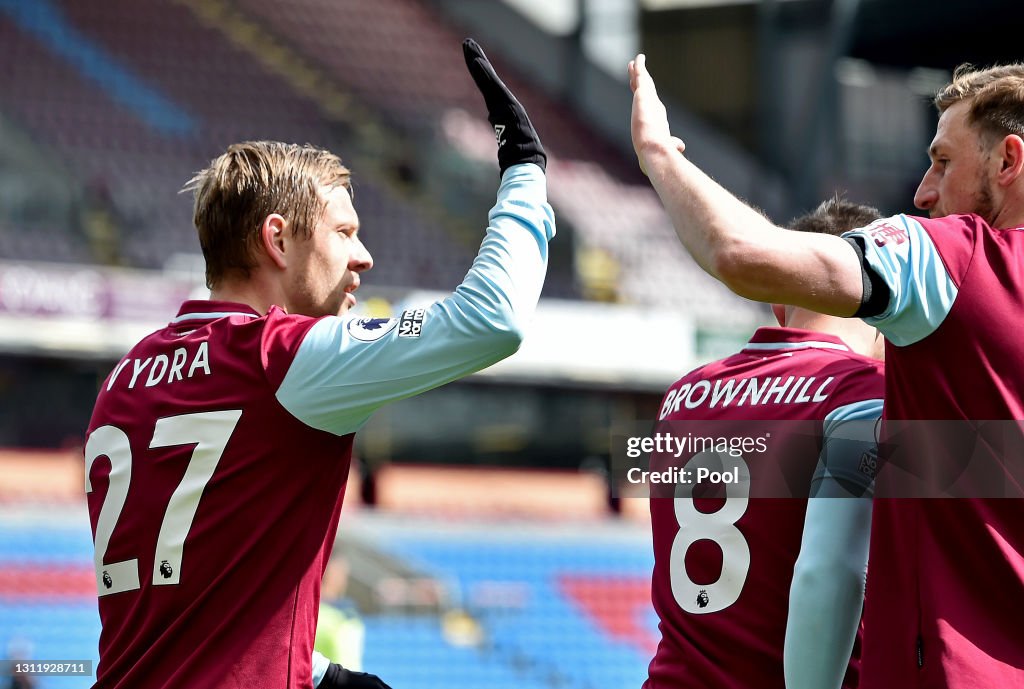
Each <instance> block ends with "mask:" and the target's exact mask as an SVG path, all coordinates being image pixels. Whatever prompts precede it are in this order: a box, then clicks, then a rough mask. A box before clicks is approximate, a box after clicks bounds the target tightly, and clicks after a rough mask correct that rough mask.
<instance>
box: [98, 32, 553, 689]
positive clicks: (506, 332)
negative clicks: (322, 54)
mask: <svg viewBox="0 0 1024 689" xmlns="http://www.w3.org/2000/svg"><path fill="white" fill-rule="evenodd" d="M463 50H464V53H465V58H466V63H467V66H468V68H469V71H470V73H471V75H472V76H473V78H474V80H475V81H476V83H477V85H478V87H479V88H480V90H481V92H482V94H483V96H484V99H485V101H486V103H487V108H488V111H489V115H490V119H491V122H492V124H493V125H494V126H495V129H496V130H499V131H500V132H502V134H503V136H502V137H500V139H499V142H498V144H499V145H498V162H499V167H500V169H501V173H502V178H501V186H500V187H499V189H498V199H497V204H496V205H495V206H494V208H493V209H492V210H491V213H490V217H489V227H488V228H487V233H486V236H485V238H484V240H483V243H482V245H481V247H480V252H479V254H478V256H477V258H476V261H475V262H474V263H473V266H472V268H471V269H470V271H469V273H468V274H467V276H466V278H465V280H464V281H463V283H462V284H461V285H460V286H459V287H458V288H457V289H456V290H455V293H454V294H452V295H451V296H449V297H448V298H447V299H444V300H443V301H440V302H438V303H436V304H434V305H433V306H431V307H429V308H427V309H422V310H409V311H406V312H405V313H403V314H402V315H401V317H399V318H391V319H383V318H357V317H352V316H349V315H348V312H349V310H350V309H351V308H352V307H353V306H354V305H355V303H356V299H355V296H354V295H355V292H356V290H357V289H358V288H359V285H360V282H361V280H362V276H363V274H365V273H366V271H368V270H369V269H370V268H371V267H372V266H373V259H372V258H371V256H370V253H369V251H368V250H367V249H366V247H365V246H363V243H362V240H361V237H362V228H361V227H360V223H359V217H358V215H357V214H356V212H355V209H354V208H353V205H352V195H351V185H350V182H349V172H348V170H347V169H346V168H345V167H344V166H343V165H342V164H341V161H340V159H339V158H338V157H337V156H335V155H333V154H331V153H328V152H326V151H322V150H319V149H316V148H313V147H310V146H295V145H286V144H280V143H272V142H249V143H244V144H237V145H234V146H231V147H230V148H229V149H228V150H227V152H226V153H224V154H223V155H222V156H220V157H219V158H217V159H216V160H214V161H213V163H212V164H211V165H210V167H209V168H207V169H206V170H203V171H202V172H200V173H199V174H198V175H197V176H196V177H195V179H193V180H192V182H191V183H190V185H189V188H190V189H192V190H194V192H195V222H196V227H197V229H198V232H199V241H200V245H201V246H202V249H203V255H204V256H205V258H206V265H207V280H208V282H209V287H210V288H211V291H212V292H211V298H210V300H208V301H189V302H186V303H185V304H184V305H182V307H181V311H180V312H179V314H178V316H177V317H176V318H174V319H173V320H172V321H171V322H170V323H169V324H168V325H167V326H166V327H165V328H161V329H160V330H158V331H156V332H154V333H153V334H151V335H149V336H147V337H145V338H144V339H143V340H142V341H141V342H139V343H138V344H137V345H136V346H135V347H134V348H133V349H132V350H131V351H130V352H129V353H128V355H127V356H126V357H125V358H124V359H123V360H122V361H121V362H120V363H119V364H118V365H117V367H116V368H115V369H114V371H113V372H112V373H111V374H110V376H109V377H108V378H107V380H106V381H105V382H104V384H103V385H102V387H101V390H100V393H99V397H98V399H97V401H96V407H95V410H94V412H93V416H92V420H91V421H90V424H89V432H88V439H87V443H86V451H85V455H86V456H85V460H86V490H87V492H88V493H89V496H88V502H89V513H90V518H91V521H92V528H93V533H94V536H95V545H96V550H95V565H96V582H97V588H98V592H99V608H100V617H101V620H102V624H103V629H102V633H101V635H100V662H99V666H98V669H97V684H96V686H97V687H99V688H102V689H106V688H108V687H116V688H119V689H121V688H124V689H127V688H133V687H147V689H152V688H161V687H162V688H166V689H171V688H172V687H173V688H182V689H184V688H187V689H214V688H225V689H227V688H232V689H233V688H236V687H237V688H239V689H241V688H242V687H280V688H281V689H284V688H285V687H303V688H307V689H308V688H309V687H311V686H312V685H313V684H314V683H319V684H320V686H321V688H323V687H324V686H331V687H338V686H345V687H355V688H361V687H381V686H385V685H383V683H381V682H380V680H379V679H377V678H376V677H374V676H372V675H358V674H357V673H348V672H346V671H344V670H343V669H341V668H338V667H337V666H333V667H330V668H325V667H323V664H322V658H321V659H319V661H318V667H317V668H315V669H316V672H317V674H318V675H319V676H314V668H313V667H312V660H313V659H312V651H313V638H314V632H315V628H316V616H317V604H318V599H319V593H320V582H321V578H322V576H323V572H324V567H325V566H326V564H327V562H328V558H329V557H330V554H331V547H332V545H333V543H334V537H335V532H336V529H337V520H338V514H339V512H340V510H341V504H342V497H343V495H344V491H345V482H346V479H347V478H348V473H349V463H350V460H351V453H352V443H353V437H354V433H355V432H356V431H357V430H358V429H359V428H360V426H361V425H362V424H363V423H365V421H366V420H367V419H368V418H369V416H370V415H371V414H373V412H374V411H375V410H376V409H378V408H380V407H381V406H382V405H384V404H387V403H388V402H391V401H394V400H398V399H401V398H404V397H408V396H410V395H415V394H417V393H420V392H423V391H425V390H429V389H430V388H433V387H436V386H438V385H443V384H444V383H447V382H449V381H451V380H454V379H456V378H459V377H461V376H465V375H468V374H470V373H472V372H474V371H477V370H480V369H482V368H484V367H486V366H489V365H491V364H493V363H494V362H496V361H499V360H500V359H503V358H504V357H507V356H509V355H510V354H512V353H513V352H514V351H515V350H516V349H517V348H518V346H519V344H520V342H521V340H522V336H523V335H522V333H523V328H524V327H525V323H526V321H527V320H528V319H529V317H530V314H531V313H532V311H533V309H534V307H535V306H536V303H537V299H538V296H539V295H540V291H541V286H542V283H543V280H544V274H545V269H546V264H547V243H548V240H550V239H551V237H552V236H553V235H554V231H555V228H554V218H553V214H552V211H551V207H550V206H549V205H548V204H547V202H546V191H545V173H544V167H545V162H546V157H545V155H544V150H543V148H542V147H541V144H540V140H539V139H538V138H537V135H536V133H535V132H534V130H533V127H532V126H531V125H530V122H529V119H528V118H527V116H526V112H525V110H524V109H523V108H522V106H521V105H520V104H519V102H518V101H517V100H516V99H515V97H514V96H513V95H512V94H511V93H510V92H509V91H508V89H507V88H506V87H505V86H504V84H503V83H502V82H501V80H500V79H498V77H497V75H496V74H495V73H494V70H493V68H491V65H490V63H489V62H488V60H487V58H486V56H484V54H483V52H482V51H481V50H480V48H479V46H477V45H476V43H475V42H473V41H467V42H466V43H465V44H464V46H463ZM370 231H371V232H372V229H371V230H370ZM325 681H327V682H328V685H324V684H323V682H325Z"/></svg>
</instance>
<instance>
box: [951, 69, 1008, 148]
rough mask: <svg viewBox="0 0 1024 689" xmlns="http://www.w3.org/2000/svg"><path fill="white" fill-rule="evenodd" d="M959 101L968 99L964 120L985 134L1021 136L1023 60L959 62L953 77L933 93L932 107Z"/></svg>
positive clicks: (1000, 137) (999, 137) (990, 136)
mask: <svg viewBox="0 0 1024 689" xmlns="http://www.w3.org/2000/svg"><path fill="white" fill-rule="evenodd" d="M960 101H970V106H969V110H968V112H967V121H968V123H970V124H972V125H974V126H975V127H977V128H978V129H979V130H980V132H981V133H982V134H984V135H986V137H988V138H998V139H1002V137H1004V136H1006V135H1008V134H1016V135H1017V136H1020V137H1024V64H1020V63H1017V64H1010V65H997V66H994V67H988V68H987V69H975V68H974V67H973V66H971V65H969V64H963V65H960V66H959V67H957V68H956V71H955V72H954V73H953V81H952V82H950V83H949V84H947V85H946V86H945V87H944V88H943V89H942V90H940V91H939V92H938V93H937V94H936V95H935V107H936V108H938V109H939V112H945V111H946V110H947V109H948V108H950V107H951V106H952V105H954V104H955V103H959V102H960Z"/></svg>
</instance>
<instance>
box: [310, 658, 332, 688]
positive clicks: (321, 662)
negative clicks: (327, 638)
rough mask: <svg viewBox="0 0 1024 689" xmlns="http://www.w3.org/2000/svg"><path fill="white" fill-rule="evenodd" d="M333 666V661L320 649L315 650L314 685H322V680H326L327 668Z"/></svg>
mask: <svg viewBox="0 0 1024 689" xmlns="http://www.w3.org/2000/svg"><path fill="white" fill-rule="evenodd" d="M330 666H331V661H330V660H329V659H328V658H327V656H325V655H324V654H323V653H321V652H320V651H313V686H314V687H318V686H320V682H322V681H323V680H324V675H326V674H327V668H329V667H330Z"/></svg>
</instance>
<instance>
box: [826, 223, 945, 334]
mask: <svg viewBox="0 0 1024 689" xmlns="http://www.w3.org/2000/svg"><path fill="white" fill-rule="evenodd" d="M843 236H844V237H855V238H857V239H858V240H859V242H860V245H861V246H862V247H863V248H864V258H865V260H866V261H867V264H868V265H869V266H870V267H871V268H872V269H873V270H874V271H875V273H877V274H878V276H879V277H880V278H881V279H882V280H883V282H885V284H886V285H888V287H889V305H888V307H887V308H886V309H885V311H883V312H882V313H880V314H879V315H877V316H872V317H869V318H865V319H864V320H865V322H867V323H868V324H869V325H873V326H875V327H877V328H878V329H879V330H880V331H882V334H884V335H885V337H886V338H887V339H888V340H889V342H891V343H892V344H894V345H896V346H897V347H905V346H907V345H911V344H914V343H915V342H918V341H920V340H923V339H924V338H926V337H928V336H929V335H931V334H932V333H933V332H935V330H936V329H937V328H938V327H939V326H940V325H942V321H943V320H945V318H946V316H947V315H948V314H949V311H950V309H952V308H953V302H954V301H955V300H956V295H957V287H956V285H955V284H954V283H953V280H952V278H950V276H949V273H948V272H947V271H946V266H945V265H944V264H943V262H942V257H941V256H939V252H938V249H936V248H935V244H934V242H932V239H931V237H929V236H928V233H927V232H925V230H924V228H923V227H921V224H920V223H919V222H917V221H916V220H914V219H913V218H911V217H909V216H906V215H895V216H893V217H891V218H886V219H883V220H878V221H876V222H874V223H872V224H870V225H868V226H867V227H864V228H861V229H859V230H854V231H853V232H848V233H846V234H845V235H843Z"/></svg>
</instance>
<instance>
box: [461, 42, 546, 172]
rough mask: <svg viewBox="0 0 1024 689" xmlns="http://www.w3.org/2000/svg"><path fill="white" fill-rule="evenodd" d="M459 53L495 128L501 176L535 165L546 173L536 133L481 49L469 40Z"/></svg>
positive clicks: (544, 160)
mask: <svg viewBox="0 0 1024 689" xmlns="http://www.w3.org/2000/svg"><path fill="white" fill-rule="evenodd" d="M462 53H463V55H464V57H465V58H466V67H467V68H468V69H469V73H470V75H471V76H472V77H473V81H474V82H475V83H476V87H477V88H478V89H480V93H482V94H483V97H484V103H485V104H486V105H487V119H488V121H489V122H490V123H491V126H492V127H494V136H495V138H496V139H497V140H498V167H499V168H500V169H501V173H502V174H504V173H505V170H506V169H508V168H510V167H512V166H513V165H518V164H519V163H534V164H536V165H538V166H540V168H541V169H542V170H543V169H545V167H546V166H547V162H548V157H547V154H546V153H545V152H544V146H542V145H541V143H540V137H538V136H537V130H535V129H534V128H533V124H532V123H531V122H530V118H529V117H528V116H527V114H526V109H525V108H524V107H523V106H522V104H521V103H520V102H519V100H518V99H517V98H516V97H515V95H514V94H513V93H512V92H511V91H510V90H509V88H508V87H507V86H505V83H504V82H503V81H502V80H501V79H500V78H499V77H498V75H497V73H496V72H495V71H494V67H493V66H492V65H491V61H490V60H488V59H487V56H486V55H485V54H484V51H483V48H481V47H480V45H479V44H478V43H477V42H476V41H474V40H473V39H472V38H467V39H466V40H464V41H463V42H462Z"/></svg>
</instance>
